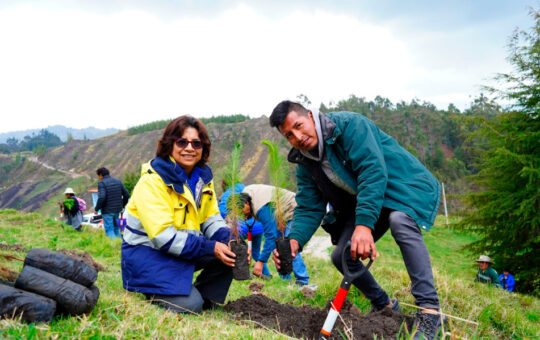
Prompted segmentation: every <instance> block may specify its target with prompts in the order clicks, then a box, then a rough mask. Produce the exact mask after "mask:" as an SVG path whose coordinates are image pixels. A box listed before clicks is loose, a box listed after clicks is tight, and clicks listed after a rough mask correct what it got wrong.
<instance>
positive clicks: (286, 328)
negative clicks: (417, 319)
mask: <svg viewBox="0 0 540 340" xmlns="http://www.w3.org/2000/svg"><path fill="white" fill-rule="evenodd" d="M329 305H330V303H328V306H327V308H326V309H320V308H315V307H312V306H301V307H296V306H293V305H288V304H280V303H279V302H277V301H275V300H272V299H269V298H268V297H266V296H264V295H261V294H255V295H250V296H245V297H242V298H240V299H238V300H236V301H231V302H229V303H227V304H226V305H225V310H226V311H227V312H229V313H233V314H235V315H236V317H237V319H239V320H242V319H247V320H252V321H256V322H258V323H260V324H263V325H264V326H266V327H268V328H272V329H275V330H277V331H279V332H281V333H285V334H288V335H290V336H293V337H297V338H304V339H317V337H318V336H319V332H320V331H321V327H322V325H323V323H324V320H325V319H326V316H327V314H328V309H329ZM412 321H413V319H412V318H411V317H406V316H404V315H403V314H401V313H397V312H394V311H392V310H390V309H388V308H385V309H384V310H382V311H380V312H376V313H372V314H370V315H368V316H363V315H362V314H361V313H360V310H359V309H358V308H357V307H356V306H354V305H353V304H351V303H350V302H349V301H345V304H344V305H343V307H342V309H341V313H340V318H338V320H337V321H336V324H335V326H334V329H333V331H332V335H331V337H330V339H343V337H342V336H341V335H340V332H341V334H348V336H347V337H346V338H353V339H373V337H374V336H377V339H380V338H384V339H395V338H396V337H397V335H398V334H399V333H400V331H401V333H402V334H405V333H404V332H405V331H404V330H405V326H404V325H403V326H402V324H403V323H404V322H405V323H406V324H407V326H406V327H407V329H409V330H410V329H411V326H412Z"/></svg>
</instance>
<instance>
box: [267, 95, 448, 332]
mask: <svg viewBox="0 0 540 340" xmlns="http://www.w3.org/2000/svg"><path fill="white" fill-rule="evenodd" d="M270 125H271V126H272V127H276V128H277V129H278V130H279V132H280V133H281V134H282V135H283V136H284V137H285V138H286V139H287V141H288V142H289V144H291V145H292V147H293V148H292V150H291V151H290V153H289V156H288V160H289V162H292V163H296V164H297V167H296V178H297V186H298V192H297V193H296V202H297V207H296V209H295V211H294V217H293V220H292V229H291V232H290V234H289V237H290V238H291V248H292V252H293V256H295V255H296V254H297V253H298V252H299V251H301V250H302V247H303V246H304V245H305V244H306V243H307V242H308V241H309V239H310V238H311V236H312V235H313V234H314V233H315V231H316V229H317V228H318V227H319V225H320V224H321V221H323V217H325V218H324V221H323V225H322V227H323V228H324V229H325V230H326V231H327V232H328V233H330V236H331V238H332V242H333V243H334V244H335V245H336V248H335V249H334V251H333V252H332V256H331V257H332V262H333V263H334V265H335V266H336V268H337V269H338V270H339V271H341V272H343V270H342V263H341V253H342V251H343V249H344V248H345V247H346V246H347V242H348V241H350V242H351V251H350V254H348V255H347V264H348V266H349V268H350V269H351V271H356V270H359V269H361V267H362V266H363V264H362V263H361V262H360V261H356V259H357V258H358V257H361V258H362V259H366V258H367V257H368V256H370V255H369V254H370V253H371V258H372V259H375V257H376V256H377V249H376V247H375V241H377V240H378V239H379V238H380V237H381V236H382V235H383V234H384V233H385V232H386V231H387V230H388V229H390V230H391V233H392V236H393V237H394V239H395V241H396V243H397V244H398V245H399V247H400V250H401V254H402V255H403V259H404V262H405V266H406V268H407V271H408V273H409V277H410V279H411V282H412V286H411V292H412V294H413V296H414V297H415V298H416V300H415V302H416V305H418V306H419V307H421V308H420V311H419V312H418V313H417V314H416V318H415V327H416V328H417V330H416V333H415V338H422V337H423V338H424V339H433V338H434V337H435V336H436V335H437V333H438V332H439V330H440V327H441V318H440V316H439V315H438V310H439V299H438V296H437V291H436V289H435V284H434V280H433V273H432V269H431V263H430V259H429V253H428V250H427V248H426V245H425V243H424V240H423V238H422V231H421V229H425V230H428V229H429V228H430V227H431V226H432V225H433V221H434V220H435V216H436V214H437V210H438V207H439V197H440V185H439V183H438V181H437V180H436V179H435V177H434V176H433V175H432V174H431V173H430V172H429V171H428V170H427V169H426V168H425V167H424V166H423V165H422V164H421V163H420V162H419V161H418V160H417V159H416V158H415V157H414V156H413V155H411V154H410V153H409V152H407V151H406V150H405V149H403V148H402V147H401V146H400V145H399V144H398V143H397V141H396V140H395V139H393V138H392V137H390V136H388V135H387V134H386V133H384V132H383V131H381V130H380V129H379V128H378V127H377V126H376V125H375V124H374V123H373V122H372V121H370V120H369V119H367V118H366V117H364V116H362V115H360V114H357V113H352V112H332V113H328V114H326V115H322V114H319V113H318V112H316V111H308V110H306V109H305V108H304V107H303V106H302V105H300V104H298V103H295V102H291V101H283V102H281V103H279V104H278V105H277V106H276V107H275V109H274V110H273V112H272V114H271V116H270ZM328 203H330V205H331V206H332V208H333V210H332V212H331V213H332V214H331V216H329V215H327V216H325V213H326V206H327V204H328ZM278 256H279V254H278V253H277V251H274V261H275V262H276V266H278V267H279V259H278ZM353 284H354V285H355V286H356V287H357V288H358V289H359V290H360V291H361V292H362V293H363V294H364V295H365V296H366V297H367V298H368V299H369V300H370V301H371V304H372V311H378V310H382V309H383V308H386V307H388V308H391V309H393V310H400V308H399V304H398V302H397V300H396V299H392V300H391V299H390V298H389V297H388V295H387V293H386V292H385V291H384V290H383V289H382V288H381V287H380V286H379V284H378V283H377V281H375V279H374V277H373V276H372V275H371V273H369V272H367V273H366V274H365V275H363V276H362V277H360V278H358V279H356V280H355V281H353Z"/></svg>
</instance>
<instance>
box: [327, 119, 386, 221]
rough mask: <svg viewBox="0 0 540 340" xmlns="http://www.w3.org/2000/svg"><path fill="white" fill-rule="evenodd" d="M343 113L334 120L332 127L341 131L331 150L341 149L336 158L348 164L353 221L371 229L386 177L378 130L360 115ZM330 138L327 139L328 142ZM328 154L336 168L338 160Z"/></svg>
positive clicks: (381, 197) (382, 199)
mask: <svg viewBox="0 0 540 340" xmlns="http://www.w3.org/2000/svg"><path fill="white" fill-rule="evenodd" d="M343 117H344V118H343V119H340V120H336V129H339V130H340V131H341V135H340V136H339V138H337V139H336V140H335V143H336V144H337V145H336V146H335V150H336V151H337V152H338V153H342V154H341V155H340V157H339V158H340V159H338V161H339V160H341V162H342V163H345V164H346V165H347V166H348V167H350V170H351V172H352V175H353V176H354V182H355V183H356V187H355V188H353V189H354V190H355V191H356V192H357V195H356V210H355V213H356V219H355V224H356V225H364V226H367V227H370V228H372V229H373V228H374V226H375V223H376V222H377V220H378V219H379V213H380V211H381V208H382V205H383V202H384V194H385V191H386V185H387V181H388V172H387V169H386V163H385V160H384V154H383V150H382V145H381V138H380V135H379V132H380V130H379V129H378V128H377V127H376V126H375V124H373V123H372V122H371V121H369V120H367V119H362V117H361V116H360V115H356V114H348V115H343ZM334 135H336V133H335V132H334ZM332 142H333V141H332V140H330V141H329V143H330V144H331V143H332ZM328 157H329V161H330V162H331V164H332V168H333V169H337V168H338V167H339V164H336V162H335V161H334V162H333V163H332V158H331V156H330V155H329V156H328Z"/></svg>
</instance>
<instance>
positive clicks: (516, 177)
mask: <svg viewBox="0 0 540 340" xmlns="http://www.w3.org/2000/svg"><path fill="white" fill-rule="evenodd" d="M532 15H533V17H534V19H535V26H534V27H533V29H532V30H531V31H529V32H525V31H516V32H515V33H514V34H513V35H512V37H511V39H510V43H509V47H510V51H511V54H510V57H509V58H508V60H509V61H510V62H511V63H512V64H513V66H514V72H513V73H510V74H499V75H498V76H497V79H499V80H504V81H505V82H506V86H505V88H504V89H496V88H489V90H490V91H491V92H492V93H495V94H497V95H498V97H499V98H505V99H507V100H511V101H512V106H511V108H510V109H511V110H508V111H506V112H503V113H501V114H499V115H497V116H495V117H482V118H480V119H481V124H480V125H479V129H478V130H476V131H475V132H473V133H471V135H470V136H469V138H470V139H472V140H474V142H475V143H476V150H477V152H476V155H477V163H476V165H475V167H476V168H477V169H478V170H479V171H478V173H477V174H475V175H474V176H473V181H474V184H475V185H476V188H477V191H476V192H475V193H471V194H468V195H467V196H466V202H467V204H468V207H469V210H468V212H467V217H466V218H465V219H464V220H463V221H462V226H463V227H464V228H465V229H467V230H472V231H475V232H477V233H478V234H479V235H480V237H481V239H480V240H479V241H477V242H475V243H474V244H472V246H471V248H472V249H473V250H475V251H477V252H478V253H486V254H488V255H490V256H492V257H493V259H494V261H495V267H496V268H498V269H499V270H500V269H502V268H503V267H504V268H508V269H510V271H511V272H513V273H514V274H515V276H516V279H517V281H518V283H517V285H516V288H517V290H519V291H521V292H528V293H532V294H535V295H540V276H539V275H538V263H540V214H539V213H538V212H539V211H540V115H539V113H540V104H539V103H540V81H539V80H540V12H538V11H536V12H533V13H532Z"/></svg>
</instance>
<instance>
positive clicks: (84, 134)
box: [0, 125, 119, 143]
mask: <svg viewBox="0 0 540 340" xmlns="http://www.w3.org/2000/svg"><path fill="white" fill-rule="evenodd" d="M43 129H45V130H47V131H49V132H51V133H54V134H55V135H57V136H58V137H60V139H61V140H62V141H63V142H65V141H66V140H67V135H68V133H70V134H71V136H72V137H73V139H80V140H84V139H85V138H86V139H96V138H99V137H103V136H107V135H112V134H113V133H116V132H118V131H119V130H118V129H112V128H111V129H98V128H95V127H93V126H90V127H87V128H84V129H74V128H70V127H66V126H63V125H53V126H47V127H46V128H43ZM40 130H42V129H29V130H20V131H13V132H4V133H0V143H5V142H6V141H7V140H8V138H17V139H18V140H22V139H23V138H24V137H25V136H31V135H32V133H35V134H37V133H39V131H40Z"/></svg>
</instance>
